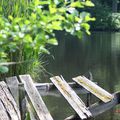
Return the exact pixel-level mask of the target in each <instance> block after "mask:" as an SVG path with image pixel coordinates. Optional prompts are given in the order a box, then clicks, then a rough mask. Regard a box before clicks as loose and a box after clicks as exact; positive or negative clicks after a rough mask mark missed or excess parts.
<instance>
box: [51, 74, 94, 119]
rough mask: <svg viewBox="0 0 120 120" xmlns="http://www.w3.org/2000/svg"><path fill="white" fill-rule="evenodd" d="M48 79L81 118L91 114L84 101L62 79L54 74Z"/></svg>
mask: <svg viewBox="0 0 120 120" xmlns="http://www.w3.org/2000/svg"><path fill="white" fill-rule="evenodd" d="M50 79H51V81H52V82H53V83H54V85H55V86H56V87H57V89H58V90H59V91H60V92H61V93H62V95H63V96H64V97H65V98H66V100H67V101H68V103H69V104H70V105H71V106H72V108H73V109H74V110H75V111H76V112H77V114H78V115H79V117H80V118H81V119H87V118H89V117H91V116H92V114H91V113H90V111H89V110H88V109H87V107H86V106H85V104H84V102H83V101H82V100H81V99H80V98H79V96H78V95H77V94H76V93H75V92H74V90H73V89H72V88H71V87H70V86H69V85H68V83H67V82H66V81H65V80H64V79H62V78H60V77H59V76H55V77H52V78H50Z"/></svg>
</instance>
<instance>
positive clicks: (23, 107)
mask: <svg viewBox="0 0 120 120" xmlns="http://www.w3.org/2000/svg"><path fill="white" fill-rule="evenodd" d="M19 105H20V112H21V120H25V117H26V111H27V110H26V100H25V89H24V84H22V83H20V84H19Z"/></svg>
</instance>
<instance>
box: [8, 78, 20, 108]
mask: <svg viewBox="0 0 120 120" xmlns="http://www.w3.org/2000/svg"><path fill="white" fill-rule="evenodd" d="M6 83H7V86H8V87H9V89H10V91H11V93H12V95H13V97H14V99H15V101H16V103H17V105H18V107H19V88H18V84H19V81H18V79H17V77H16V76H14V77H9V78H6Z"/></svg>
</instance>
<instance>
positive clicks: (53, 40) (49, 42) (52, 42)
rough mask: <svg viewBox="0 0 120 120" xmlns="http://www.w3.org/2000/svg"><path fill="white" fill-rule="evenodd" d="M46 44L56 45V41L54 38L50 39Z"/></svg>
mask: <svg viewBox="0 0 120 120" xmlns="http://www.w3.org/2000/svg"><path fill="white" fill-rule="evenodd" d="M47 43H48V44H52V45H58V41H57V40H56V39H55V38H51V39H49V40H48V41H47Z"/></svg>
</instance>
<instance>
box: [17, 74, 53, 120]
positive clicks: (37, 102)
mask: <svg viewBox="0 0 120 120" xmlns="http://www.w3.org/2000/svg"><path fill="white" fill-rule="evenodd" d="M19 77H20V80H21V82H22V83H24V87H25V90H26V92H27V95H28V97H29V99H30V100H31V103H32V105H33V107H34V109H35V111H36V113H37V116H38V118H39V120H53V118H52V116H51V115H50V113H49V111H48V109H47V107H46V105H45V103H44V101H43V100H42V97H41V96H40V94H39V92H38V90H37V89H36V87H35V86H34V84H33V81H32V78H31V77H30V75H20V76H19Z"/></svg>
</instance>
